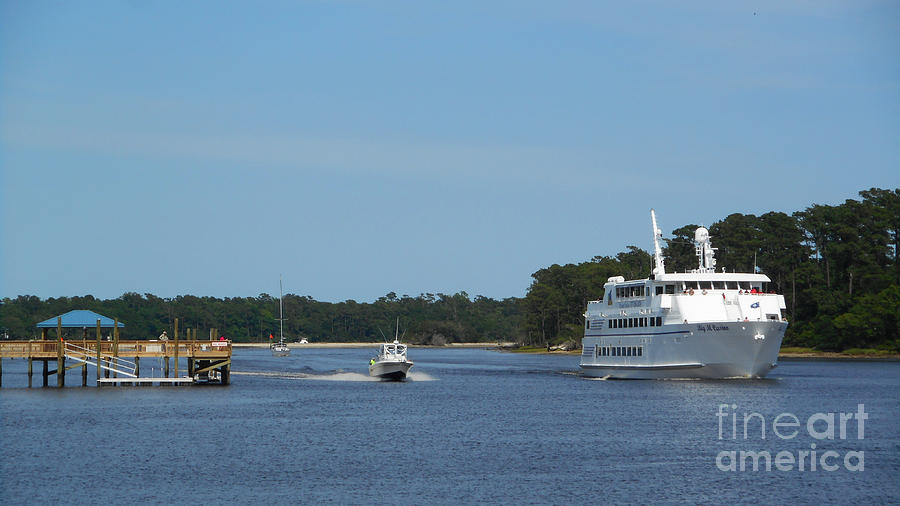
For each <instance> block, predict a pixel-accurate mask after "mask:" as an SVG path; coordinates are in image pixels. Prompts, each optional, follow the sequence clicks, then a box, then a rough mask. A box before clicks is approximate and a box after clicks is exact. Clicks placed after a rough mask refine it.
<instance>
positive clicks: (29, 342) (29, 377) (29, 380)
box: [28, 339, 34, 388]
mask: <svg viewBox="0 0 900 506" xmlns="http://www.w3.org/2000/svg"><path fill="white" fill-rule="evenodd" d="M33 360H34V359H32V358H31V339H29V340H28V388H31V363H32V361H33Z"/></svg>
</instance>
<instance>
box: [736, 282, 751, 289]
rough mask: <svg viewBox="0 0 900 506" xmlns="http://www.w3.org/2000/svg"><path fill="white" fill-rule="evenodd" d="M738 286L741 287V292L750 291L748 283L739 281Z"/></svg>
mask: <svg viewBox="0 0 900 506" xmlns="http://www.w3.org/2000/svg"><path fill="white" fill-rule="evenodd" d="M738 285H739V286H740V287H741V290H749V289H750V282H749V281H739V282H738Z"/></svg>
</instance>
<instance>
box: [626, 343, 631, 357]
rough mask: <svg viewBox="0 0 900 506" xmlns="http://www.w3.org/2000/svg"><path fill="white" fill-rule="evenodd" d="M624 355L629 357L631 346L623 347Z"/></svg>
mask: <svg viewBox="0 0 900 506" xmlns="http://www.w3.org/2000/svg"><path fill="white" fill-rule="evenodd" d="M625 356H626V357H630V356H631V346H629V347H628V348H626V349H625Z"/></svg>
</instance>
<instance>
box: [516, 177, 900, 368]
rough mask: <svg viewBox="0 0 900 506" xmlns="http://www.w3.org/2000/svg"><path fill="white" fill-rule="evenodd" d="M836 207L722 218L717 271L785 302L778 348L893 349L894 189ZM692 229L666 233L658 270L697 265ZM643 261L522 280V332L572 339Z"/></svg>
mask: <svg viewBox="0 0 900 506" xmlns="http://www.w3.org/2000/svg"><path fill="white" fill-rule="evenodd" d="M859 196H860V199H859V200H853V199H849V200H847V201H845V202H844V203H843V204H840V205H836V206H828V205H819V204H814V205H812V206H810V207H808V208H807V209H805V210H803V211H798V212H795V213H793V214H791V215H788V214H785V213H782V212H769V213H766V214H763V215H761V216H755V215H752V214H739V213H735V214H731V215H729V216H727V217H725V218H724V219H722V220H720V221H717V222H715V223H713V224H712V226H710V227H709V233H710V236H711V237H712V242H713V246H714V247H716V248H718V252H717V254H716V258H717V266H718V267H720V268H721V267H726V268H727V269H728V271H729V272H730V271H732V270H733V271H736V272H753V271H754V269H756V272H760V273H763V274H766V275H767V276H768V277H769V278H770V279H771V280H772V285H773V287H774V289H775V291H777V292H778V293H781V294H783V295H784V297H785V302H786V305H787V310H786V314H787V317H788V319H789V321H790V322H791V323H790V325H789V326H788V330H787V333H786V335H785V341H784V342H785V344H786V345H789V346H791V345H793V346H808V347H813V348H817V349H820V350H825V351H842V350H845V349H849V348H882V349H890V350H900V336H898V318H900V264H898V262H897V258H898V235H900V190H898V189H894V190H883V189H879V188H872V189H870V190H865V191H861V192H859ZM696 228H697V225H696V224H689V225H685V226H683V227H679V228H676V229H675V230H673V231H672V238H671V239H666V240H665V243H666V244H665V247H664V248H663V254H664V256H665V259H666V270H667V271H668V272H674V271H678V272H684V271H686V270H690V269H694V268H697V257H696V255H695V252H694V245H693V243H692V240H693V236H694V231H695V230H696ZM651 261H652V258H651V256H650V254H649V253H647V252H646V251H644V250H642V249H640V248H637V247H634V246H629V247H628V251H626V252H624V253H619V254H618V255H616V256H614V257H606V256H597V257H594V258H592V259H591V260H590V261H587V262H582V263H579V264H568V265H552V266H550V267H547V268H544V269H541V270H539V271H537V272H535V273H534V274H532V279H533V281H532V283H531V286H530V287H529V289H528V293H527V295H526V296H525V302H524V303H525V306H526V312H525V324H526V335H528V336H530V337H531V338H532V339H534V340H535V341H536V342H559V341H563V340H568V339H573V340H576V341H577V340H578V339H579V338H580V337H581V335H582V332H583V330H582V325H583V322H584V318H583V316H582V313H583V312H584V309H585V307H586V304H587V302H588V301H589V300H598V299H602V298H603V297H604V293H603V284H604V283H605V282H606V279H607V278H608V277H610V276H624V277H625V279H641V278H647V277H648V276H649V274H650V270H651Z"/></svg>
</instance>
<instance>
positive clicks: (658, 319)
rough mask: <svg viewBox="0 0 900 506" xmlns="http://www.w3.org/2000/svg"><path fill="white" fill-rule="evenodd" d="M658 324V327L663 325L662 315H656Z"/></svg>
mask: <svg viewBox="0 0 900 506" xmlns="http://www.w3.org/2000/svg"><path fill="white" fill-rule="evenodd" d="M656 326H657V327H662V316H657V317H656Z"/></svg>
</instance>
